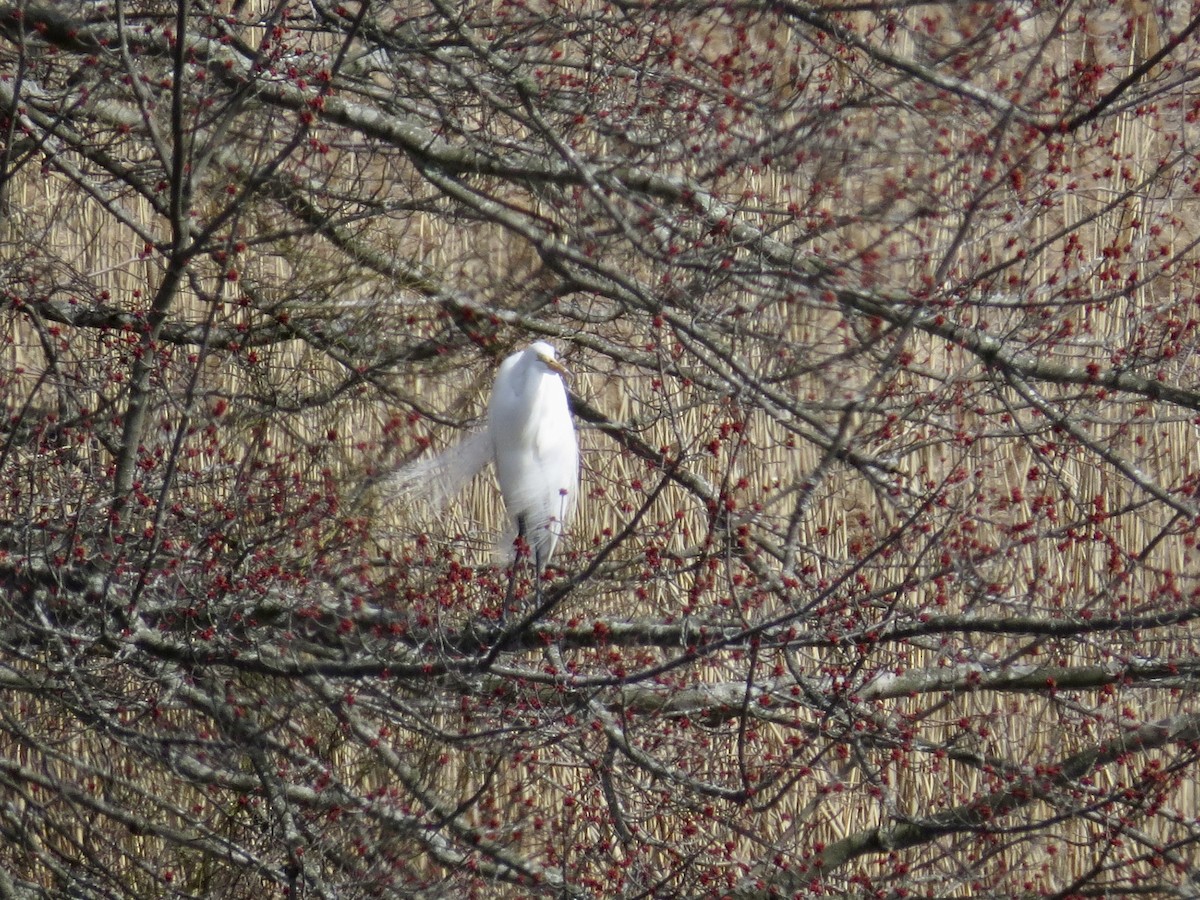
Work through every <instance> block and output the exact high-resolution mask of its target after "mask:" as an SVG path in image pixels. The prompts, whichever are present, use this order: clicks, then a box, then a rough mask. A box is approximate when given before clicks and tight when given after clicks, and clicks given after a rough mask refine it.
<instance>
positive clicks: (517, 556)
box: [500, 515, 528, 623]
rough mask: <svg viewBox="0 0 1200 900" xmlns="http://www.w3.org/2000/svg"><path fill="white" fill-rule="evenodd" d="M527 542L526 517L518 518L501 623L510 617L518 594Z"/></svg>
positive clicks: (501, 610)
mask: <svg viewBox="0 0 1200 900" xmlns="http://www.w3.org/2000/svg"><path fill="white" fill-rule="evenodd" d="M527 546H528V544H527V542H526V540H525V516H523V515H520V516H517V537H516V539H515V540H514V541H513V549H514V551H515V552H514V554H513V564H512V568H511V569H509V572H508V591H507V592H505V594H504V605H503V606H501V607H500V621H501V623H503V622H504V618H505V616H507V615H508V610H509V609H510V608H511V607H512V603H513V600H514V599H515V596H516V592H517V573H518V572H519V571H520V569H521V557H522V556H524V553H522V548H524V547H527Z"/></svg>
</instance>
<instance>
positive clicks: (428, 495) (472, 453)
mask: <svg viewBox="0 0 1200 900" xmlns="http://www.w3.org/2000/svg"><path fill="white" fill-rule="evenodd" d="M491 458H492V441H491V438H490V437H489V436H488V433H487V432H486V431H477V432H475V433H474V434H472V435H470V436H469V437H467V438H465V439H464V440H462V441H460V442H459V443H457V444H455V445H454V446H453V447H448V448H447V449H445V450H443V451H442V452H441V453H439V454H437V455H436V456H431V457H428V458H426V459H418V460H416V461H415V462H411V463H409V464H408V465H407V466H405V467H404V468H402V469H400V470H399V471H398V472H396V473H395V474H393V475H392V477H391V478H389V479H388V481H387V487H388V490H389V492H390V493H391V494H392V496H394V497H397V498H399V499H403V500H408V501H425V502H428V503H429V505H430V506H431V507H432V508H433V509H435V510H439V509H441V508H442V507H444V506H445V505H446V504H447V503H448V502H449V501H450V500H451V499H452V498H453V497H454V496H455V495H456V494H457V493H458V492H459V491H461V490H462V489H463V488H464V487H466V484H467V482H468V481H470V480H471V479H472V478H474V477H475V475H476V474H477V473H478V472H479V470H480V469H482V468H483V467H484V466H486V465H487V464H488V462H489V460H491Z"/></svg>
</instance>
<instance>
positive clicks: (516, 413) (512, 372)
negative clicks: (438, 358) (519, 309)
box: [392, 341, 579, 570]
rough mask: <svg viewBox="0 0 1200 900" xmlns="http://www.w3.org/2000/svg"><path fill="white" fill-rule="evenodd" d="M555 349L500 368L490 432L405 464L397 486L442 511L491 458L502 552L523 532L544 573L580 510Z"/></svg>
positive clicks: (523, 354) (574, 451)
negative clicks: (502, 521)
mask: <svg viewBox="0 0 1200 900" xmlns="http://www.w3.org/2000/svg"><path fill="white" fill-rule="evenodd" d="M565 372H566V369H564V368H563V367H562V365H561V363H559V362H558V359H557V356H556V354H555V351H554V348H553V347H551V346H550V345H549V344H547V343H545V342H542V341H538V342H537V343H535V344H532V345H530V346H529V347H528V348H527V349H525V350H521V351H519V352H517V353H514V354H512V355H511V356H509V357H508V358H507V359H505V360H504V362H503V363H501V364H500V370H499V371H498V372H497V373H496V381H495V384H494V385H493V387H492V396H491V399H490V400H489V402H488V414H487V430H486V431H482V432H479V433H477V434H473V435H471V436H470V437H468V438H467V439H466V440H464V441H462V442H461V443H459V444H457V445H455V446H454V447H451V448H449V449H448V450H445V451H443V452H442V453H440V454H438V455H437V456H435V457H432V458H430V459H425V460H418V461H417V462H415V463H412V464H410V465H409V466H406V467H405V468H404V469H402V470H401V471H400V472H398V473H397V474H396V475H395V477H394V478H393V479H392V488H393V490H394V491H395V492H396V493H397V494H398V495H399V496H403V497H408V498H424V499H426V500H430V501H431V502H432V503H433V504H434V506H435V507H440V506H442V505H443V504H444V503H445V502H446V501H447V500H449V499H450V498H451V497H453V496H454V495H455V494H457V493H458V492H459V491H460V490H461V489H462V488H463V487H464V486H465V485H466V483H467V482H468V481H469V480H470V479H471V478H472V477H473V476H474V475H475V473H476V472H478V471H479V470H480V469H482V468H483V467H484V466H485V465H487V463H488V461H489V460H491V461H492V462H494V463H495V466H496V480H497V481H498V482H499V483H500V494H501V496H503V498H504V508H505V510H506V512H507V513H508V518H509V521H510V530H509V532H508V533H507V534H506V535H505V536H504V537H503V538H502V539H501V550H503V551H504V553H505V555H508V556H511V551H512V547H513V543H514V540H515V538H516V536H517V535H518V534H520V535H521V537H523V538H524V540H525V541H526V543H528V544H529V548H530V551H531V553H532V554H533V559H534V562H535V564H536V566H537V568H538V569H539V570H541V569H542V568H543V567H544V566H545V565H546V564H547V563H548V562H549V561H550V557H551V556H552V555H553V554H554V549H555V547H556V546H557V545H558V541H559V539H560V538H561V537H562V534H563V530H564V528H565V526H566V525H567V523H568V521H569V520H570V518H571V514H572V513H573V512H574V511H575V504H576V499H577V496H578V493H579V445H578V443H577V441H576V437H575V426H574V425H573V424H572V422H571V411H570V408H569V406H568V404H567V389H566V385H565V384H564V383H563V379H562V375H563V374H564V373H565Z"/></svg>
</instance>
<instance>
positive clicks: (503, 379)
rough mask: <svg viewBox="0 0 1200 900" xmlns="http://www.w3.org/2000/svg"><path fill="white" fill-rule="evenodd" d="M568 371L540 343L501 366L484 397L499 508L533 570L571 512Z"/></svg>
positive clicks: (573, 475) (573, 472)
mask: <svg viewBox="0 0 1200 900" xmlns="http://www.w3.org/2000/svg"><path fill="white" fill-rule="evenodd" d="M566 374H567V370H566V369H565V368H564V367H563V364H562V363H560V362H559V361H558V359H557V357H556V356H555V353H554V348H553V347H551V346H550V345H549V344H547V343H545V342H544V341H538V342H537V343H535V344H532V345H531V346H530V347H529V349H527V350H523V351H521V352H520V353H514V354H512V355H511V356H510V357H508V359H506V360H504V362H503V363H501V365H500V371H499V372H498V373H496V383H495V384H494V385H493V386H492V399H491V400H489V401H488V435H489V436H490V437H491V440H492V459H493V460H494V461H495V464H496V480H497V481H499V482H500V496H502V497H503V498H504V508H505V509H506V510H507V511H508V515H509V518H510V519H511V520H512V523H513V525H514V526H515V527H516V531H517V535H518V536H519V537H521V538H523V539H524V540H525V542H526V543H527V544H529V549H530V551H531V552H532V553H533V560H534V563H535V565H536V566H537V570H538V571H539V572H540V571H541V570H542V569H543V568H545V566H546V563H548V562H549V561H550V557H551V556H553V555H554V548H555V547H556V546H557V545H558V539H559V538H560V537H561V536H562V533H563V527H564V526H565V525H566V523H567V521H568V520H569V519H570V518H571V513H572V512H574V511H575V495H576V493H577V491H578V490H579V444H578V442H577V441H576V439H575V426H574V425H573V424H572V423H571V411H570V409H568V407H567V388H566V385H565V384H563V379H562V376H564V375H566Z"/></svg>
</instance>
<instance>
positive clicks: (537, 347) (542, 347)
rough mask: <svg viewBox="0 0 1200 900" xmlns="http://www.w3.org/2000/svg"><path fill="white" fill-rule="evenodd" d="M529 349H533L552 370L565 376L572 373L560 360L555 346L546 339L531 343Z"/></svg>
mask: <svg viewBox="0 0 1200 900" xmlns="http://www.w3.org/2000/svg"><path fill="white" fill-rule="evenodd" d="M529 349H530V350H532V351H533V353H534V355H535V356H536V357H537V358H538V359H539V360H541V362H542V364H543V365H544V366H545V367H546V368H548V369H550V370H551V371H552V372H557V373H558V374H559V375H562V376H563V377H564V378H565V377H566V376H568V375H570V374H571V372H570V370H569V369H568V368H567V367H566V366H564V365H563V364H562V363H561V362H559V361H558V356H557V354H556V353H555V352H554V348H553V347H551V346H550V345H549V344H547V343H546V342H545V341H538V342H537V343H535V344H532V345H530V347H529Z"/></svg>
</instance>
